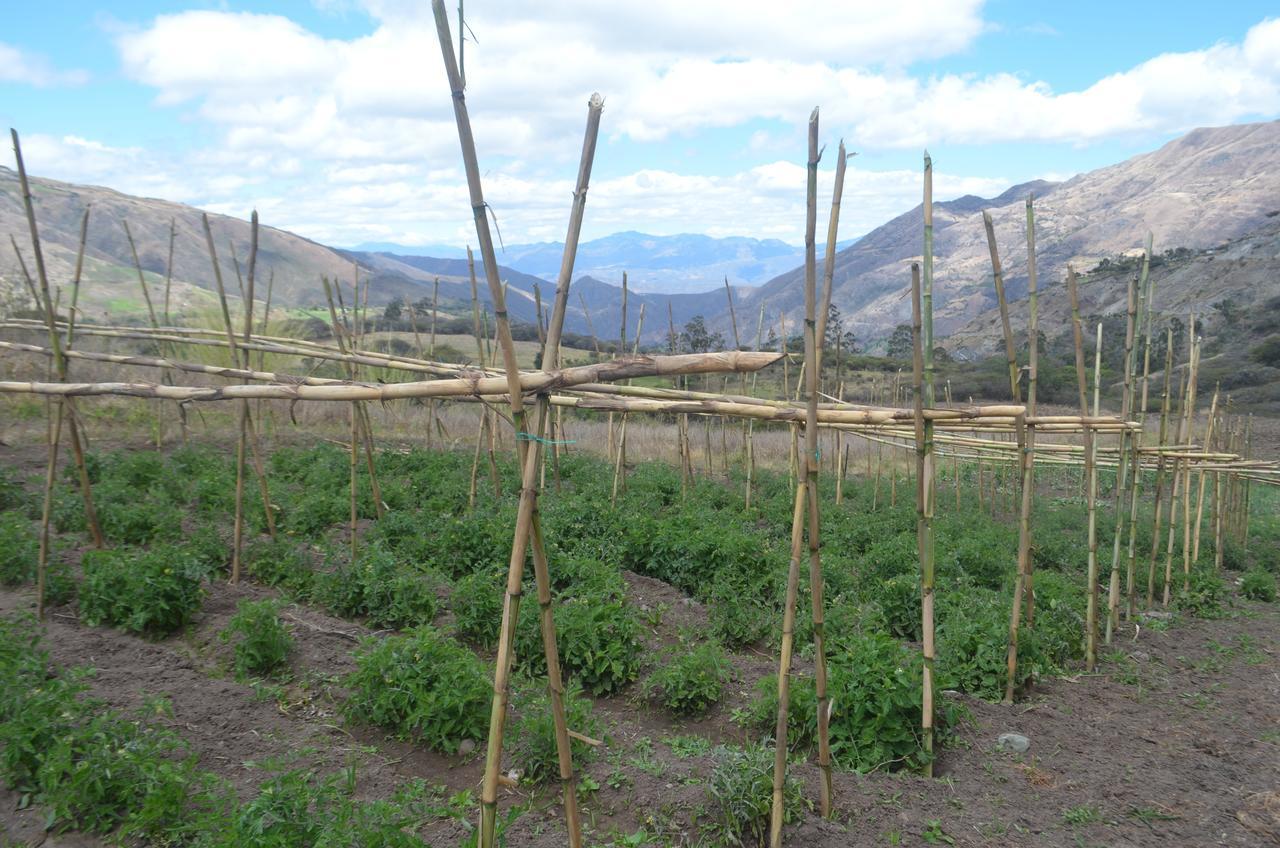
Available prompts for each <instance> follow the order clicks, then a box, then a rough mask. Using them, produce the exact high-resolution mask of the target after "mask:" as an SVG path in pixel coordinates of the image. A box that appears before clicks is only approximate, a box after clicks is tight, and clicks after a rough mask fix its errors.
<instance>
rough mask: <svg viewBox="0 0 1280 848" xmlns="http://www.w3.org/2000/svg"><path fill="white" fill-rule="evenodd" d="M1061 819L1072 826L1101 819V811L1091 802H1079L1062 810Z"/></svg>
mask: <svg viewBox="0 0 1280 848" xmlns="http://www.w3.org/2000/svg"><path fill="white" fill-rule="evenodd" d="M1062 821H1063V822H1065V823H1066V824H1069V825H1071V826H1072V827H1080V826H1081V825H1086V824H1093V823H1094V822H1099V821H1102V811H1100V810H1099V809H1098V808H1097V807H1095V806H1093V805H1092V804H1080V805H1078V806H1075V807H1070V808H1068V809H1066V810H1063V812H1062Z"/></svg>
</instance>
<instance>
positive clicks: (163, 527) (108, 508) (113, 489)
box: [82, 478, 182, 545]
mask: <svg viewBox="0 0 1280 848" xmlns="http://www.w3.org/2000/svg"><path fill="white" fill-rule="evenodd" d="M93 495H94V506H95V507H96V509H97V512H98V522H99V523H100V524H101V525H102V532H103V534H104V535H105V536H106V537H107V538H108V539H109V540H111V541H113V542H118V543H121V544H126V545H145V544H147V543H149V542H154V541H161V540H164V541H176V540H178V539H180V538H182V510H181V509H179V508H178V505H177V504H176V503H174V502H173V500H171V499H170V497H169V495H168V494H167V493H166V492H165V490H164V489H163V488H161V487H160V486H158V485H156V486H153V487H152V488H150V489H145V490H142V491H139V490H138V489H136V488H134V487H133V486H131V485H130V484H128V483H127V482H121V481H119V480H116V479H114V478H108V479H107V480H105V481H103V482H102V483H101V484H99V485H98V486H97V487H96V488H95V489H94V492H93ZM82 507H83V504H82Z"/></svg>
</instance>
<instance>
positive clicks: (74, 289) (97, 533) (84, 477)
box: [10, 135, 107, 605]
mask: <svg viewBox="0 0 1280 848" xmlns="http://www.w3.org/2000/svg"><path fill="white" fill-rule="evenodd" d="M14 151H15V152H16V154H17V156H18V166H19V168H18V176H19V178H20V185H21V184H22V182H21V181H23V180H25V179H26V177H25V174H26V168H25V166H24V164H23V161H22V151H21V148H20V147H19V146H18V142H17V136H16V135H15V136H14ZM24 194H25V189H24ZM23 202H24V205H26V211H27V215H28V226H29V227H30V229H31V232H32V244H34V245H35V249H36V260H37V261H36V272H37V275H39V276H40V277H41V288H40V290H36V289H35V286H34V283H32V281H31V278H30V275H29V274H27V269H26V266H25V264H24V265H23V266H22V272H23V276H24V278H25V279H26V280H27V282H28V284H30V285H31V287H32V292H33V294H34V297H35V301H36V307H37V308H39V309H41V310H42V311H43V312H44V315H45V323H46V325H49V321H50V318H51V316H53V315H54V314H55V312H56V310H53V309H51V308H50V306H49V304H48V302H47V301H48V278H47V276H44V274H45V271H44V256H43V250H42V249H41V248H40V243H39V240H38V238H39V231H38V229H37V228H36V222H35V209H34V206H33V205H31V198H30V196H29V195H27V196H26V198H25V199H24V201H23ZM88 232H89V210H88V209H85V211H84V214H83V215H82V216H81V218H80V245H79V248H78V249H77V251H76V266H75V276H74V277H73V278H72V281H71V310H70V312H69V313H68V317H67V335H66V342H65V346H64V348H63V350H69V349H70V348H71V346H72V342H73V339H74V330H75V320H76V309H77V305H78V303H79V300H80V276H81V274H82V272H83V270H84V254H85V244H86V241H87V237H88ZM10 238H11V240H12V237H10ZM14 250H15V251H17V244H16V243H14ZM18 261H19V262H20V263H21V262H22V256H21V255H20V254H18ZM48 331H49V339H50V347H49V349H50V350H52V351H54V352H55V353H54V359H53V366H54V372H55V374H56V375H57V378H58V380H59V381H61V382H66V380H67V367H68V366H67V359H66V356H65V355H63V354H62V353H61V352H60V351H58V346H57V330H56V327H54V326H51V325H50V326H48ZM59 405H60V406H61V407H62V412H61V413H60V418H65V421H66V424H67V436H68V437H69V438H70V439H71V454H72V457H73V459H74V460H75V463H76V474H77V478H78V480H79V483H80V497H81V499H82V500H83V501H84V516H85V524H86V525H87V527H88V530H89V535H90V537H91V538H92V539H93V545H94V547H95V548H97V549H98V550H102V549H104V548H106V546H107V540H106V537H105V536H104V535H103V533H102V525H101V523H99V521H98V510H97V508H96V507H95V506H94V502H93V486H92V484H91V483H90V481H89V467H88V465H87V464H86V463H85V458H84V451H85V445H84V442H83V441H82V440H83V439H84V431H83V428H82V427H81V426H80V423H79V420H80V416H79V413H78V412H77V411H76V405H75V403H74V402H73V401H72V399H71V398H70V397H67V398H63V399H61V400H60V401H59ZM59 427H60V424H59V423H57V422H54V427H53V429H55V430H56V429H58V428H59ZM59 445H60V441H59ZM50 497H52V492H50ZM45 532H47V530H46V531H45ZM37 571H39V569H38V568H37ZM37 576H39V575H37ZM37 582H39V581H38V580H37ZM38 594H39V595H40V598H39V599H38V602H37V605H39V601H42V600H43V597H44V595H43V592H42V591H41V592H39V593H38Z"/></svg>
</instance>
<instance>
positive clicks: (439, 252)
mask: <svg viewBox="0 0 1280 848" xmlns="http://www.w3.org/2000/svg"><path fill="white" fill-rule="evenodd" d="M349 250H352V251H354V252H357V253H395V254H398V255H400V256H435V257H439V258H440V259H466V258H467V251H466V249H464V248H461V247H454V246H453V245H450V244H419V245H406V244H398V243H396V242H392V241H366V242H363V243H361V244H357V245H356V246H355V247H352V248H349Z"/></svg>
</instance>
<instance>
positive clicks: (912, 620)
mask: <svg viewBox="0 0 1280 848" xmlns="http://www.w3.org/2000/svg"><path fill="white" fill-rule="evenodd" d="M876 603H877V604H878V605H879V607H880V611H881V614H882V615H883V616H884V623H885V627H886V628H887V629H888V631H889V633H890V634H892V635H894V636H898V637H900V638H903V639H913V640H918V639H919V638H920V628H921V623H920V578H919V576H917V575H915V574H899V575H897V576H894V577H890V578H889V579H888V580H885V581H884V582H883V583H881V584H880V587H879V590H878V591H877V593H876Z"/></svg>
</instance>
